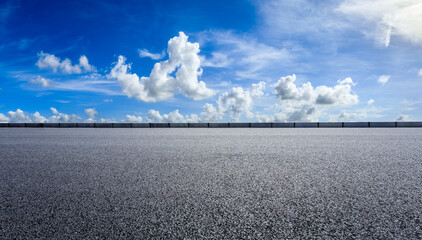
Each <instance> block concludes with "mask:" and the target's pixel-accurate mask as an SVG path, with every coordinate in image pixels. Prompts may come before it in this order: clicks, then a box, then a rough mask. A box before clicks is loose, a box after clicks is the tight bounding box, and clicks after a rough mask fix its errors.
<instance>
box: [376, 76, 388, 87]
mask: <svg viewBox="0 0 422 240" xmlns="http://www.w3.org/2000/svg"><path fill="white" fill-rule="evenodd" d="M388 80H390V75H381V76H379V77H378V80H377V82H378V83H381V84H382V85H385V84H386V83H387V82H388Z"/></svg>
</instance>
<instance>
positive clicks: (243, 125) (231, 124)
mask: <svg viewBox="0 0 422 240" xmlns="http://www.w3.org/2000/svg"><path fill="white" fill-rule="evenodd" d="M229 127H230V128H248V127H250V123H229Z"/></svg>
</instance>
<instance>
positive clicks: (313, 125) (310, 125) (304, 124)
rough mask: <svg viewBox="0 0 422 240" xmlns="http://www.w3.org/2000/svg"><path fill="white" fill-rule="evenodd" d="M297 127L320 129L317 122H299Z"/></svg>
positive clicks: (296, 124)
mask: <svg viewBox="0 0 422 240" xmlns="http://www.w3.org/2000/svg"><path fill="white" fill-rule="evenodd" d="M295 127H297V128H316V127H318V123H317V122H297V123H295Z"/></svg>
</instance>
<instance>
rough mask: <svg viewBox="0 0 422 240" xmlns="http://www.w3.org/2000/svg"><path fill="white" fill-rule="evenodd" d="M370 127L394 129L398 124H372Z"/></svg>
mask: <svg viewBox="0 0 422 240" xmlns="http://www.w3.org/2000/svg"><path fill="white" fill-rule="evenodd" d="M369 127H371V128H383V127H387V128H392V127H396V123H395V122H370V123H369Z"/></svg>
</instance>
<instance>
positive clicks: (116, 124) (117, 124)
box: [112, 123, 132, 128]
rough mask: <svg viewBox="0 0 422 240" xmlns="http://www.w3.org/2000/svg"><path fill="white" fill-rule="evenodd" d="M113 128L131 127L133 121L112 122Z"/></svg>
mask: <svg viewBox="0 0 422 240" xmlns="http://www.w3.org/2000/svg"><path fill="white" fill-rule="evenodd" d="M112 126H113V128H131V127H132V123H112Z"/></svg>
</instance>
